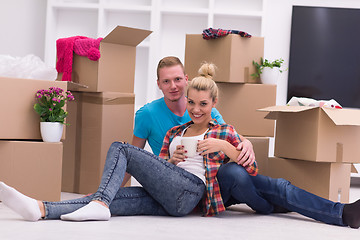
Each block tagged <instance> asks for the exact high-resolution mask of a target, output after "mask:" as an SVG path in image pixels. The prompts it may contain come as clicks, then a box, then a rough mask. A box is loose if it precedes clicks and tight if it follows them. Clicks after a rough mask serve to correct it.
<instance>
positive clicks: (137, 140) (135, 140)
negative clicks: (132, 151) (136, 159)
mask: <svg viewBox="0 0 360 240" xmlns="http://www.w3.org/2000/svg"><path fill="white" fill-rule="evenodd" d="M145 143H146V139H144V138H139V137H137V136H135V135H133V138H132V142H131V145H134V146H135V147H138V148H144V147H145Z"/></svg>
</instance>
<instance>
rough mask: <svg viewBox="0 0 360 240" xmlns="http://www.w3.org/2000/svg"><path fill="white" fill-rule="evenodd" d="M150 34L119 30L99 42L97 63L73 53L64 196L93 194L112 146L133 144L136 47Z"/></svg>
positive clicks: (65, 154)
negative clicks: (124, 143) (99, 55)
mask: <svg viewBox="0 0 360 240" xmlns="http://www.w3.org/2000/svg"><path fill="white" fill-rule="evenodd" d="M150 33H151V32H150V31H147V30H141V29H134V28H127V27H120V26H117V27H116V28H115V29H114V30H113V31H112V32H111V33H109V34H108V35H107V36H106V37H105V38H104V39H103V40H102V41H101V43H100V54H101V57H100V59H99V60H98V61H95V62H94V61H91V60H89V59H87V58H86V57H82V56H78V55H76V54H74V57H73V69H72V71H73V72H72V82H69V83H68V88H69V90H71V91H72V93H73V94H74V96H75V99H76V100H75V101H74V102H71V103H69V104H68V112H69V115H68V118H67V123H69V124H70V125H69V126H68V127H67V138H66V140H65V141H64V161H63V175H62V191H66V192H76V193H82V194H88V193H93V192H95V191H96V190H97V188H98V186H99V183H100V180H101V175H102V171H103V167H104V163H105V160H106V154H107V151H108V149H109V147H110V145H111V143H112V142H114V141H124V142H131V139H132V130H133V120H134V102H135V94H134V74H135V57H136V46H137V45H138V44H139V43H140V42H141V41H142V40H144V39H145V38H146V37H147V36H148V35H149V34H150ZM61 77H62V75H61V74H60V75H59V80H60V79H61Z"/></svg>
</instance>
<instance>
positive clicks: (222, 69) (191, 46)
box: [185, 34, 264, 83]
mask: <svg viewBox="0 0 360 240" xmlns="http://www.w3.org/2000/svg"><path fill="white" fill-rule="evenodd" d="M263 56H264V38H263V37H251V38H244V37H241V36H240V35H237V34H229V35H227V36H223V37H219V38H217V39H210V40H205V39H203V37H202V35H201V34H187V35H186V44H185V72H186V73H187V74H188V75H189V79H190V80H191V79H192V78H194V77H196V76H197V75H198V70H199V68H200V65H201V63H202V62H204V61H206V62H211V63H214V64H215V65H216V66H217V71H216V76H215V78H214V80H215V81H216V82H233V83H260V80H259V79H254V78H253V77H251V74H253V73H255V72H256V69H255V66H254V65H253V64H252V62H253V61H256V62H260V59H261V58H262V57H263Z"/></svg>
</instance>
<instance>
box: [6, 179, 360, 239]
mask: <svg viewBox="0 0 360 240" xmlns="http://www.w3.org/2000/svg"><path fill="white" fill-rule="evenodd" d="M78 196H79V195H76V194H69V193H63V194H62V198H63V199H70V198H74V197H78ZM359 198H360V185H356V186H353V187H352V188H351V190H350V201H354V200H357V199H359ZM359 237H360V229H359V230H356V229H351V228H348V227H338V226H332V225H327V224H323V223H319V222H316V221H313V220H311V219H309V218H306V217H303V216H301V215H299V214H297V213H288V214H274V215H268V216H263V215H259V214H254V213H253V212H252V211H251V209H250V208H248V207H246V206H245V205H243V204H242V205H236V206H234V207H232V208H231V210H230V211H226V212H225V213H223V214H221V215H220V216H218V217H201V216H198V215H190V216H187V217H181V218H175V217H154V216H136V217H112V218H111V220H110V221H108V222H75V223H74V222H63V221H61V220H48V221H39V222H26V221H23V220H21V218H20V217H19V216H18V215H16V214H15V213H13V212H12V211H11V210H9V209H8V208H6V207H5V206H4V205H3V204H2V203H0V240H8V239H21V240H22V239H29V240H30V239H31V240H33V239H41V240H43V239H46V240H48V239H49V240H52V239H131V240H137V239H157V240H158V239H167V240H168V239H181V240H184V239H186V240H189V239H197V240H199V239H216V238H218V239H221V240H222V239H239V240H240V239H241V240H244V239H259V240H260V239H261V240H265V239H277V240H280V239H291V240H292V239H302V240H304V239H327V240H328V239H336V240H342V239H347V240H350V239H359Z"/></svg>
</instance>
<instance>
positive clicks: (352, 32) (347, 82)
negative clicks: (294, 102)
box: [287, 6, 360, 108]
mask: <svg viewBox="0 0 360 240" xmlns="http://www.w3.org/2000/svg"><path fill="white" fill-rule="evenodd" d="M359 24H360V9H348V8H326V7H304V6H293V12H292V25H291V42H290V58H289V71H288V74H289V78H288V94H287V98H288V100H289V99H290V98H291V97H293V96H296V97H308V98H313V99H316V100H329V99H334V100H336V101H337V102H338V103H339V104H340V105H342V106H343V107H349V108H360V28H359Z"/></svg>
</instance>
